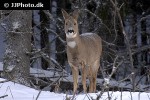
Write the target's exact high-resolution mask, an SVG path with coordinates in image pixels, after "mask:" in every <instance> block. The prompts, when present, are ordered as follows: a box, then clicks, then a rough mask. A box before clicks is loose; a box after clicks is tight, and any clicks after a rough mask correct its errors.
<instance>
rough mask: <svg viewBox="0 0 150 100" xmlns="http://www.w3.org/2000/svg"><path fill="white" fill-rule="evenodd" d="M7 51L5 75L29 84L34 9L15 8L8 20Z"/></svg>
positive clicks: (15, 80) (10, 78)
mask: <svg viewBox="0 0 150 100" xmlns="http://www.w3.org/2000/svg"><path fill="white" fill-rule="evenodd" d="M6 25H7V26H8V31H7V33H6V51H5V56H4V76H5V77H6V78H7V79H9V80H13V81H14V82H17V83H21V84H24V85H28V86H29V82H28V78H29V77H28V76H29V72H30V56H29V55H28V54H27V53H29V52H30V51H31V35H32V33H31V28H32V11H31V10H14V11H12V12H11V13H10V14H9V15H8V21H7V22H6Z"/></svg>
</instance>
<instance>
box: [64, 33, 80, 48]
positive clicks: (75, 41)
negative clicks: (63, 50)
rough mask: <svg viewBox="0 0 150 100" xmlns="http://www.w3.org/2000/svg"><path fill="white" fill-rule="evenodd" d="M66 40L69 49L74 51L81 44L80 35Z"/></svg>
mask: <svg viewBox="0 0 150 100" xmlns="http://www.w3.org/2000/svg"><path fill="white" fill-rule="evenodd" d="M66 40H67V46H68V47H69V48H72V49H73V48H75V47H77V46H78V45H79V43H80V35H79V33H78V34H77V36H76V37H74V38H66Z"/></svg>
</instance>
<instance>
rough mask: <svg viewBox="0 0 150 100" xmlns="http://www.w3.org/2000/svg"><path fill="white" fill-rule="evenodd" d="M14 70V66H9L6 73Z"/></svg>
mask: <svg viewBox="0 0 150 100" xmlns="http://www.w3.org/2000/svg"><path fill="white" fill-rule="evenodd" d="M14 68H15V65H9V66H8V67H7V69H6V71H7V72H11V71H12V70H13V69H14Z"/></svg>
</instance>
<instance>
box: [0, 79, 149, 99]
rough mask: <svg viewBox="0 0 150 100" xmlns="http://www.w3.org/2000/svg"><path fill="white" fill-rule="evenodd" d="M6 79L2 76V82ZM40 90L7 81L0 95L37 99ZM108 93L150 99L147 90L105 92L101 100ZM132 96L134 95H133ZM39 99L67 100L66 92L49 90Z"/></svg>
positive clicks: (86, 96)
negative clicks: (59, 92)
mask: <svg viewBox="0 0 150 100" xmlns="http://www.w3.org/2000/svg"><path fill="white" fill-rule="evenodd" d="M4 80H5V79H2V78H0V82H1V81H4ZM38 93H39V90H35V89H32V88H29V87H26V86H23V85H20V84H17V83H13V82H10V81H9V82H5V83H0V97H1V96H4V95H8V96H6V97H4V98H2V100H36V97H37V95H38ZM108 93H109V95H110V96H111V100H121V98H122V100H131V98H132V100H149V96H150V93H146V92H131V93H130V92H122V93H121V92H119V91H116V92H113V91H109V92H104V93H103V94H102V97H101V98H100V99H99V100H108ZM99 94H100V92H98V93H87V94H77V95H76V96H75V100H93V99H94V100H95V99H96V98H97V96H98V95H99ZM131 96H132V97H131ZM67 97H72V95H67ZM38 100H66V94H63V93H61V94H58V93H54V92H49V91H42V92H41V94H40V95H39V98H38Z"/></svg>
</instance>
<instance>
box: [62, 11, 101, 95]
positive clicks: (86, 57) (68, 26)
mask: <svg viewBox="0 0 150 100" xmlns="http://www.w3.org/2000/svg"><path fill="white" fill-rule="evenodd" d="M62 13H63V16H64V19H65V33H66V41H67V57H68V62H69V65H70V66H71V69H72V74H73V81H74V93H75V92H76V90H77V87H78V74H79V69H81V74H82V84H83V89H84V92H86V91H87V88H86V78H88V79H89V81H90V87H89V92H95V91H96V78H97V72H98V69H99V66H100V56H101V52H102V44H101V43H102V42H101V38H100V37H99V36H98V35H97V34H94V33H84V34H81V35H80V34H79V32H78V24H77V16H78V12H77V11H74V12H73V16H70V15H69V14H68V13H67V12H66V11H64V10H62Z"/></svg>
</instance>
